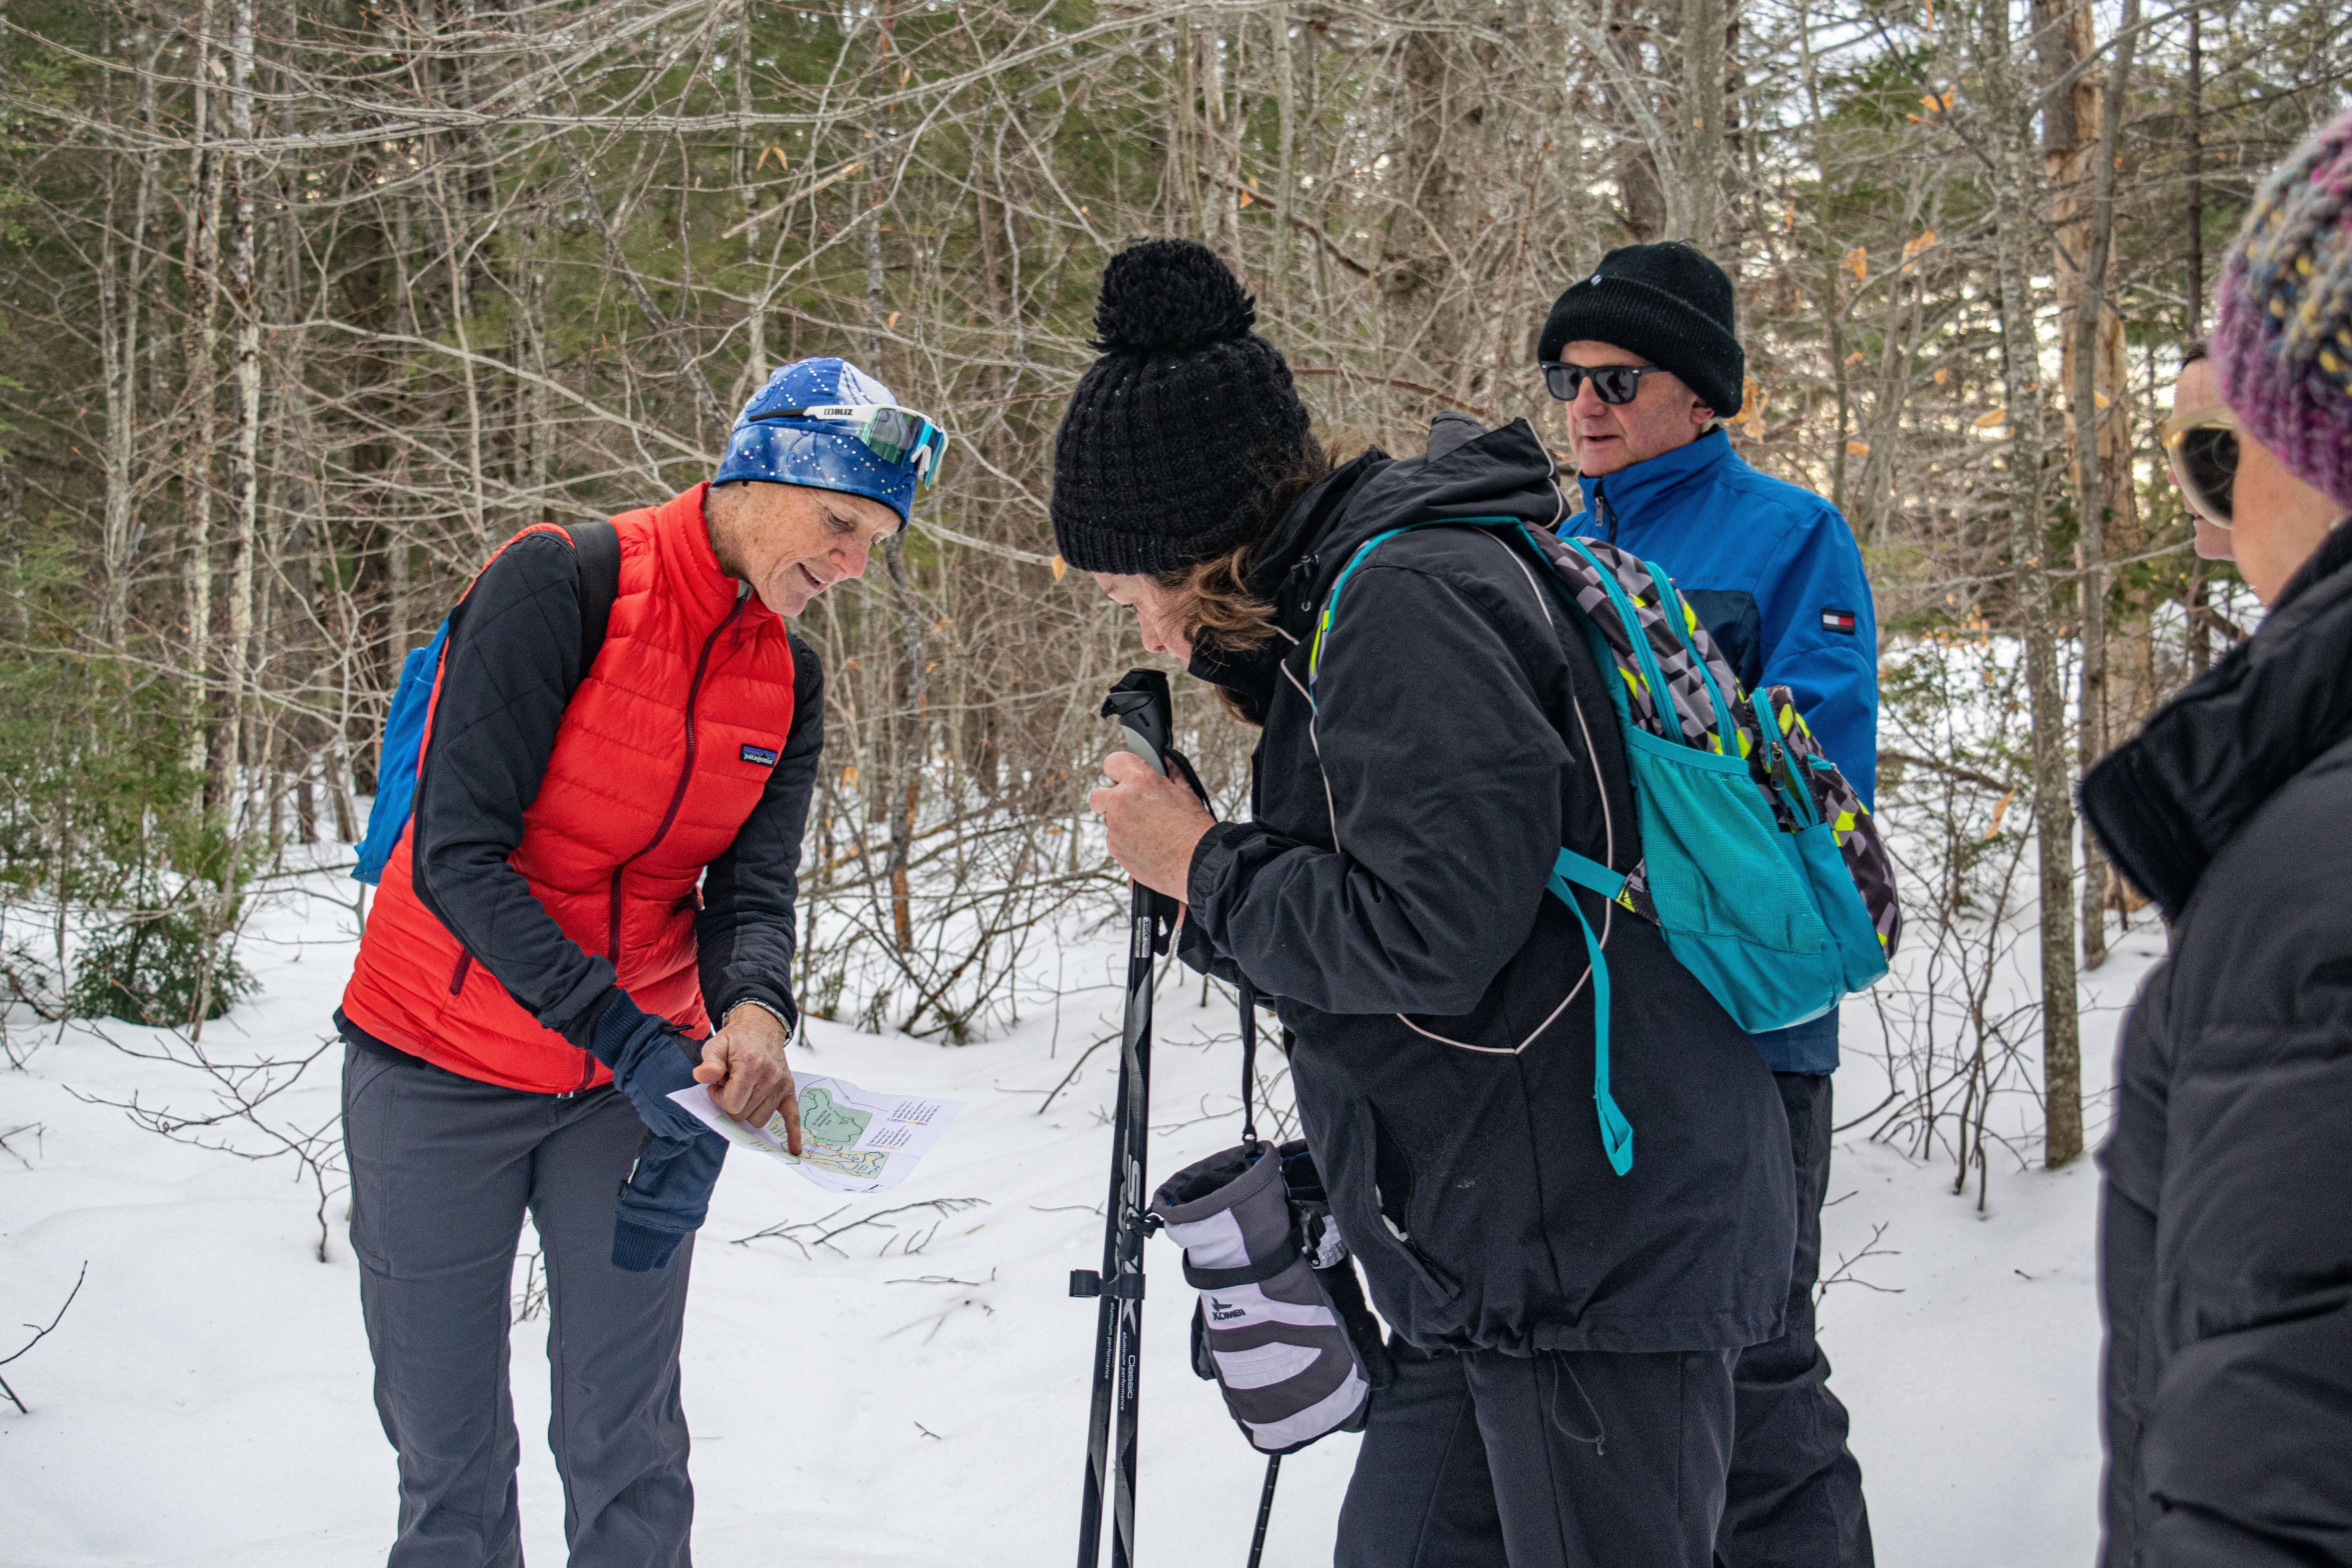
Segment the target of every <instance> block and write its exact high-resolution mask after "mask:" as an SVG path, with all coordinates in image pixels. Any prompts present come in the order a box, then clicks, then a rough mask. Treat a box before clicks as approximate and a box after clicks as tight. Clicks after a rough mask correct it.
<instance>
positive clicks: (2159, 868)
mask: <svg viewBox="0 0 2352 1568" xmlns="http://www.w3.org/2000/svg"><path fill="white" fill-rule="evenodd" d="M2347 670H2352V526H2346V527H2339V528H2337V529H2336V531H2334V532H2333V533H2331V534H2329V535H2328V536H2327V539H2326V542H2324V543H2322V544H2321V546H2320V547H2319V549H2318V551H2317V552H2315V554H2313V556H2312V557H2311V559H2310V560H2308V561H2306V562H2305V563H2304V564H2303V567H2302V569H2301V570H2300V571H2298V572H2297V573H2296V574H2294V578H2293V579H2292V580H2291V581H2290V582H2289V583H2288V584H2287V586H2286V588H2285V590H2284V592H2282V593H2281V594H2280V595H2279V602H2278V604H2277V605H2275V606H2273V608H2272V610H2271V612H2270V614H2269V615H2268V616H2266V617H2265V618H2264V619H2263V624H2262V626H2260V627H2259V628H2258V629H2257V630H2256V631H2255V633H2254V635H2253V636H2252V637H2249V638H2247V639H2246V640H2245V641H2244V642H2243V643H2241V644H2240V645H2239V646H2238V647H2236V648H2234V649H2232V650H2231V653H2230V654H2229V656H2228V657H2227V658H2223V659H2222V660H2221V662H2220V663H2218V664H2216V665H2215V666H2214V667H2213V668H2211V669H2210V670H2208V671H2206V672H2205V674H2203V675H2202V676H2200V677H2199V678H2198V679H2195V680H2193V681H2191V682H2190V683H2189V685H2188V686H2187V687H2185V688H2183V689H2182V690H2181V692H2180V694H2179V696H2177V697H2175V698H2174V699H2173V700H2171V701H2170V702H2168V703H2167V704H2166V705H2165V706H2164V707H2163V708H2162V709H2161V710H2158V713H2157V715H2156V717H2154V718H2153V719H2150V720H2149V721H2147V728H2146V729H2144V730H2142V731H2140V732H2139V733H2138V734H2137V735H2136V736H2134V737H2133V738H2132V739H2131V740H2130V741H2128V742H2125V743H2124V744H2123V745H2121V746H2119V747H2117V748H2116V750H2115V752H2113V753H2111V754H2110V755H2109V756H2108V757H2107V758H2106V760H2105V761H2104V762H2102V763H2099V764H2098V765H2097V766H2096V767H2095V768H2093V769H2092V770H2091V772H2090V773H2089V774H2088V775H2087V776H2085V777H2084V780H2083V790H2082V804H2083V816H2084V820H2085V821H2086V822H2087V823H2088V824H2089V825H2090V827H2091V830H2092V831H2093V832H2094V833H2095V834H2096V835H2097V836H2098V839H2099V843H2100V844H2101V846H2102V847H2105V850H2106V852H2107V858H2109V859H2110V860H2112V861H2113V862H2114V863H2115V864H2116V867H2117V868H2119V869H2120V870H2121V871H2122V872H2123V874H2124V875H2125V876H2126V877H2128V878H2129V879H2131V881H2132V884H2133V885H2134V886H2135V887H2137V888H2138V889H2140V890H2141V891H2142V892H2144V893H2146V894H2147V896H2148V897H2149V898H2151V899H2153V900H2156V902H2157V905H2158V908H2160V909H2161V910H2163V911H2164V915H2165V918H2166V919H2167V920H2168V921H2178V920H2179V918H2180V912H2181V910H2183V909H2185V908H2186V907H2187V906H2188V903H2189V896H2190V895H2191V894H2193V893H2195V892H2196V890H2197V884H2198V882H2199V881H2200V879H2202V878H2203V877H2204V875H2205V870H2206V868H2207V867H2209V866H2210V865H2211V864H2212V862H2213V858H2214V857H2215V856H2216V855H2218V854H2219V853H2220V852H2221V848H2222V847H2223V846H2224V845H2226V844H2228V843H2229V841H2230V839H2231V837H2232V836H2233V835H2234V834H2236V832H2237V831H2238V829H2239V828H2240V827H2242V826H2244V824H2245V823H2246V822H2247V820H2248V819H2249V818H2251V817H2252V816H2253V815H2254V813H2255V812H2257V811H2259V810H2260V809H2261V808H2262V806H2263V803H2264V802H2266V801H2268V800H2269V799H2270V798H2271V796H2272V795H2275V794H2277V793H2278V791H2279V789H2280V788H2281V787H2282V786H2284V784H2287V783H2288V782H2289V781H2290V780H2292V779H2294V777H2295V775H2296V774H2298V773H2302V772H2303V771H2304V770H2305V768H2307V767H2309V766H2310V765H2311V764H2312V763H2314V762H2315V761H2317V760H2318V758H2319V757H2320V756H2321V755H2322V754H2323V753H2325V752H2327V751H2328V750H2330V749H2331V748H2332V747H2334V746H2336V744H2338V743H2339V742H2343V741H2344V740H2346V739H2347V737H2352V679H2347Z"/></svg>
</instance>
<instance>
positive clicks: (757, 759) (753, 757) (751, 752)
mask: <svg viewBox="0 0 2352 1568" xmlns="http://www.w3.org/2000/svg"><path fill="white" fill-rule="evenodd" d="M777 755H778V752H776V750H775V748H774V747H772V746H745V747H744V748H743V760H744V761H745V762H747V763H758V764H759V765H760V766H761V767H763V768H772V767H774V766H775V765H776V757H777Z"/></svg>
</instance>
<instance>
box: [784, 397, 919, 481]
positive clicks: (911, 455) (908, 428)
mask: <svg viewBox="0 0 2352 1568" xmlns="http://www.w3.org/2000/svg"><path fill="white" fill-rule="evenodd" d="M751 417H752V418H753V419H754V420H755V421H756V420H761V419H810V420H814V421H816V422H817V423H819V424H823V425H842V426H848V428H847V430H846V431H845V432H844V433H845V434H846V435H847V436H849V437H851V438H852V439H854V440H856V441H858V442H861V443H863V444H864V446H865V447H866V450H867V451H869V452H871V453H873V454H874V455H875V456H876V457H877V458H881V459H882V460H883V461H884V462H886V463H890V464H893V465H895V466H897V467H899V468H912V469H914V470H915V477H916V479H918V480H919V482H920V483H921V484H922V485H923V487H924V488H925V489H929V488H930V487H931V486H932V485H935V484H937V483H939V479H940V464H941V463H943V462H945V461H946V460H947V455H948V433H947V432H946V431H944V430H942V429H940V427H939V426H937V425H934V424H932V423H931V421H930V417H929V416H928V415H923V414H918V413H916V412H915V411H914V410H913V409H911V408H898V407H894V406H892V405H888V404H882V403H822V404H817V405H813V406H811V407H807V408H772V409H770V410H768V411H767V412H766V413H765V414H755V415H753V416H751Z"/></svg>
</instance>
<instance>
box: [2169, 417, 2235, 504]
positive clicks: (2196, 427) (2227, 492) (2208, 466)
mask: <svg viewBox="0 0 2352 1568" xmlns="http://www.w3.org/2000/svg"><path fill="white" fill-rule="evenodd" d="M2156 439H2157V443H2158V445H2159V446H2161V447H2163V448H2164V460H2165V463H2166V465H2167V466H2168V467H2169V468H2171V469H2172V482H2173V483H2174V484H2176V485H2179V487H2180V498H2181V500H2185V501H2187V502H2188V503H2189V510H2191V511H2193V512H2195V513H2196V514H2197V515H2198V516H2199V517H2201V518H2203V519H2204V520H2205V521H2208V522H2210V523H2211V524H2212V525H2213V526H2214V527H2216V528H2228V527H2230V526H2231V521H2232V517H2231V513H2232V510H2233V507H2234V503H2235V497H2234V496H2233V494H2232V491H2234V490H2235V489H2236V488H2237V482H2238V416H2237V415H2235V414H2234V413H2232V412H2231V410H2230V409H2229V408H2228V407H2227V406H2226V405H2221V404H2218V403H2217V404H2215V405H2213V406H2212V407H2210V408H2192V409H2189V410H2188V411H2187V412H2185V413H2180V414H2176V415H2174V416H2172V417H2171V418H2169V419H2167V420H2165V421H2164V422H2163V423H2162V424H2160V425H2158V426H2157V427H2156Z"/></svg>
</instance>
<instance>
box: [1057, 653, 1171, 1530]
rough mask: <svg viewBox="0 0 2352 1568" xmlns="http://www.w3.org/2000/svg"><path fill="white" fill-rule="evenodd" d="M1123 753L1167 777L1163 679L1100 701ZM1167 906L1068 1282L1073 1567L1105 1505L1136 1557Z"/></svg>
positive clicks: (1146, 904) (1138, 678) (1148, 936)
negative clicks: (1091, 1316)
mask: <svg viewBox="0 0 2352 1568" xmlns="http://www.w3.org/2000/svg"><path fill="white" fill-rule="evenodd" d="M1103 714H1104V716H1105V717H1106V718H1110V717H1116V718H1117V719H1118V721H1119V723H1120V725H1121V726H1122V728H1123V729H1124V730H1125V731H1126V734H1127V740H1128V745H1129V749H1130V750H1131V751H1133V752H1135V753H1136V754H1137V755H1139V756H1141V757H1142V758H1144V760H1145V761H1147V762H1149V763H1151V765H1152V767H1153V768H1154V769H1156V770H1158V771H1159V772H1160V773H1166V772H1167V771H1168V761H1167V756H1168V752H1169V746H1170V742H1171V731H1172V726H1173V718H1172V715H1171V711H1170V703H1169V696H1168V678H1167V677H1166V676H1164V675H1161V674H1160V673H1159V672H1158V671H1157V670H1144V669H1138V670H1130V671H1129V672H1128V674H1127V676H1126V677H1125V678H1124V679H1121V680H1120V681H1119V683H1118V685H1117V686H1115V687H1113V688H1112V689H1111V694H1110V696H1109V698H1108V700H1106V701H1105V702H1104V703H1103ZM1164 904H1165V900H1162V899H1161V898H1160V895H1159V894H1156V893H1154V892H1153V891H1152V890H1151V889H1149V888H1146V887H1143V886H1141V885H1140V884H1139V885H1137V886H1136V888H1135V889H1134V891H1133V896H1132V900H1131V902H1130V905H1129V921H1128V956H1127V997H1126V1010H1125V1017H1124V1020H1123V1022H1122V1025H1121V1027H1120V1040H1119V1062H1118V1101H1117V1106H1116V1109H1115V1110H1114V1112H1113V1115H1112V1120H1111V1172H1110V1193H1109V1197H1108V1201H1107V1202H1106V1204H1105V1205H1104V1215H1103V1267H1102V1272H1101V1273H1100V1274H1099V1275H1094V1276H1091V1277H1089V1276H1087V1275H1085V1274H1083V1273H1081V1274H1076V1275H1073V1276H1072V1277H1071V1281H1070V1289H1071V1293H1072V1294H1073V1295H1096V1296H1098V1297H1099V1298H1100V1300H1099V1301H1098V1303H1097V1307H1096V1312H1095V1363H1094V1388H1093V1400H1092V1403H1091V1405H1090V1407H1089V1409H1088V1411H1087V1474H1086V1485H1085V1489H1084V1492H1083V1495H1082V1497H1081V1500H1080V1503H1079V1511H1078V1568H1098V1564H1099V1563H1100V1561H1101V1538H1102V1516H1103V1511H1104V1508H1103V1505H1104V1502H1105V1500H1106V1499H1108V1501H1109V1504H1110V1514H1111V1525H1112V1540H1111V1562H1112V1563H1113V1565H1114V1568H1129V1565H1130V1564H1131V1563H1133V1562H1134V1560H1135V1479H1136V1471H1135V1463H1136V1416H1137V1410H1138V1399H1137V1396H1138V1394H1139V1383H1140V1373H1141V1370H1142V1368H1141V1359H1140V1357H1141V1342H1142V1330H1143V1244H1144V1240H1145V1238H1146V1236H1147V1235H1148V1232H1147V1230H1146V1228H1145V1223H1144V1209H1145V1204H1146V1201H1147V1200H1146V1194H1145V1180H1146V1177H1145V1171H1144V1152H1145V1151H1144V1138H1145V1133H1146V1131H1147V1130H1148V1124H1149V1120H1150V1107H1151V981H1152V958H1153V955H1154V952H1155V951H1156V950H1157V949H1158V948H1159V946H1160V940H1161V931H1160V925H1161V921H1162V919H1163V915H1162V909H1163V906H1164Z"/></svg>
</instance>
